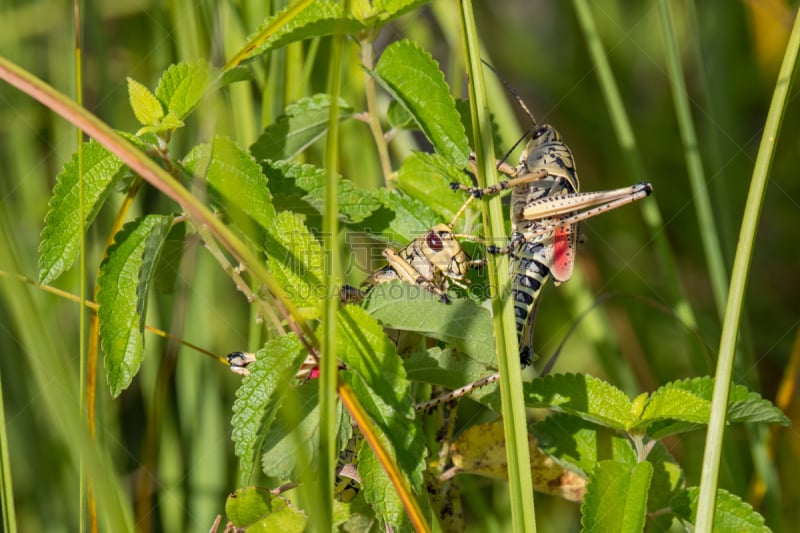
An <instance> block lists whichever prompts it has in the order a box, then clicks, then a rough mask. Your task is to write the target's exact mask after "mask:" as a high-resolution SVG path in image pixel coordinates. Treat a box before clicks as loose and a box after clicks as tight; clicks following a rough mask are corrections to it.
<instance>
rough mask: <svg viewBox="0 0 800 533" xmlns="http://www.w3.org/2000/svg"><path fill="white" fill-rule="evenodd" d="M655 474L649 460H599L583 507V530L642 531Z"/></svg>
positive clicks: (591, 477)
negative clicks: (638, 461) (649, 488)
mask: <svg viewBox="0 0 800 533" xmlns="http://www.w3.org/2000/svg"><path fill="white" fill-rule="evenodd" d="M652 473H653V466H652V465H651V464H650V463H648V462H643V463H638V464H636V465H635V466H634V467H631V466H630V465H627V464H625V463H618V462H616V461H601V462H600V463H598V465H597V468H596V469H595V471H594V472H593V473H592V475H591V476H590V478H589V486H588V489H587V491H586V495H585V496H584V499H583V505H582V506H581V525H582V526H583V531H587V532H594V531H598V532H600V531H642V529H643V528H644V524H645V516H646V512H647V492H648V487H649V484H650V479H651V477H652Z"/></svg>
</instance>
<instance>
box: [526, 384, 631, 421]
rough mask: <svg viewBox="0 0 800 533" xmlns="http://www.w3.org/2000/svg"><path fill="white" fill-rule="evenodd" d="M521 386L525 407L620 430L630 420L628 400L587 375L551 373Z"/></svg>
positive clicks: (629, 402) (617, 390)
mask: <svg viewBox="0 0 800 533" xmlns="http://www.w3.org/2000/svg"><path fill="white" fill-rule="evenodd" d="M522 387H523V394H524V396H525V405H527V406H528V407H547V408H550V409H553V410H555V411H558V412H562V413H568V414H571V415H575V416H578V417H580V418H582V419H584V420H586V421H589V422H593V423H595V424H599V425H601V426H606V427H610V428H613V429H617V430H620V431H625V430H626V429H627V428H628V426H629V425H630V423H631V418H632V416H631V401H630V399H629V398H628V397H627V396H626V395H625V393H624V392H622V391H621V390H619V389H618V388H616V387H614V386H613V385H611V384H610V383H608V382H605V381H603V380H600V379H597V378H595V377H592V376H589V375H585V374H552V375H549V376H545V377H543V378H538V379H534V380H533V381H531V382H530V383H523V384H522Z"/></svg>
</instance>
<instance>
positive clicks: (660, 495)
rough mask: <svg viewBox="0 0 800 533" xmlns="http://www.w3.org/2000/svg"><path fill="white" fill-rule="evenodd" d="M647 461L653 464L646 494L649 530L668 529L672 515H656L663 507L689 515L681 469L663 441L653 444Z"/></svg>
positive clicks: (687, 499)
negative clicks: (651, 476)
mask: <svg viewBox="0 0 800 533" xmlns="http://www.w3.org/2000/svg"><path fill="white" fill-rule="evenodd" d="M647 461H648V462H649V463H651V464H652V465H653V480H652V481H651V482H650V492H649V493H648V495H647V510H648V511H649V512H650V513H655V514H651V520H650V522H649V523H648V530H649V531H668V530H669V528H670V526H671V525H672V520H673V518H674V517H673V516H672V515H662V516H658V515H659V514H660V513H657V512H658V511H661V510H663V509H674V510H677V511H676V513H683V514H684V515H686V516H688V515H689V511H688V509H689V498H688V495H687V494H686V482H685V479H684V477H683V471H682V470H681V467H680V466H679V465H678V463H677V462H676V461H675V458H674V457H672V456H671V455H670V454H669V452H668V451H667V448H666V446H664V444H663V443H661V442H657V443H656V444H655V446H653V448H652V450H651V451H650V453H649V454H647Z"/></svg>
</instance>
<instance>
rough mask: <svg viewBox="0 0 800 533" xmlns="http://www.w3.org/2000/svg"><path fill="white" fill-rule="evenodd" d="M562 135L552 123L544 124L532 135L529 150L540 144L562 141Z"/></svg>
mask: <svg viewBox="0 0 800 533" xmlns="http://www.w3.org/2000/svg"><path fill="white" fill-rule="evenodd" d="M560 142H561V135H559V134H558V132H557V131H556V129H555V128H554V127H553V126H551V125H550V124H542V125H541V126H539V127H538V128H536V131H534V132H533V135H531V140H530V141H528V146H527V150H526V151H527V152H529V153H530V152H532V151H533V150H536V148H538V147H540V146H544V145H546V144H553V143H560Z"/></svg>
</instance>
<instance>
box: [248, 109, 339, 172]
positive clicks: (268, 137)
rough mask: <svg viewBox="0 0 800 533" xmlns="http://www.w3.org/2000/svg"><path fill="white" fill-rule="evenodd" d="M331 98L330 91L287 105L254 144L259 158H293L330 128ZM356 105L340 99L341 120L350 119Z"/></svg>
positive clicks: (253, 150) (251, 149) (278, 159)
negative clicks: (328, 93) (353, 105)
mask: <svg viewBox="0 0 800 533" xmlns="http://www.w3.org/2000/svg"><path fill="white" fill-rule="evenodd" d="M330 108H331V99H330V96H328V95H327V94H316V95H314V96H310V97H306V98H301V99H300V100H298V101H297V102H294V103H292V104H289V105H288V106H286V110H285V111H284V113H283V114H282V115H281V116H279V117H278V118H277V119H276V120H275V122H273V123H272V124H270V125H269V126H267V127H266V128H265V129H264V131H263V132H262V133H261V135H259V137H258V139H256V142H255V143H253V145H252V146H251V147H250V153H252V154H253V156H254V157H255V158H256V159H258V160H267V159H268V160H274V161H280V160H285V159H291V158H293V157H294V156H296V155H297V154H299V153H300V152H302V151H303V150H305V149H306V148H308V147H309V146H310V145H311V143H313V142H314V141H316V140H317V139H319V138H320V137H322V135H323V134H324V133H325V132H326V131H327V130H328V116H329V114H330ZM352 113H353V107H352V106H351V105H350V104H348V103H347V102H346V101H344V100H343V99H341V98H340V99H339V119H340V120H345V119H348V118H350V116H351V115H352Z"/></svg>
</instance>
